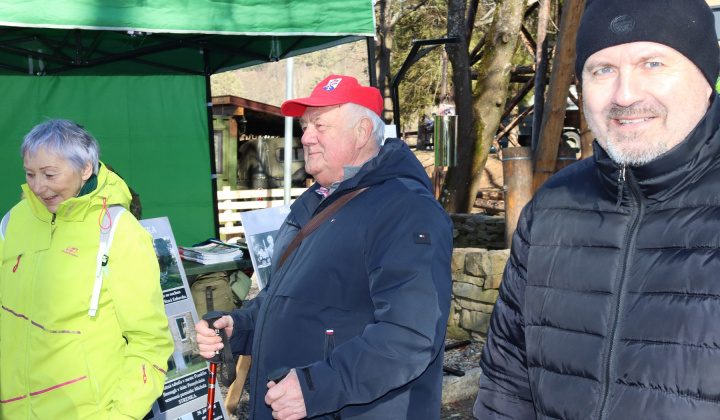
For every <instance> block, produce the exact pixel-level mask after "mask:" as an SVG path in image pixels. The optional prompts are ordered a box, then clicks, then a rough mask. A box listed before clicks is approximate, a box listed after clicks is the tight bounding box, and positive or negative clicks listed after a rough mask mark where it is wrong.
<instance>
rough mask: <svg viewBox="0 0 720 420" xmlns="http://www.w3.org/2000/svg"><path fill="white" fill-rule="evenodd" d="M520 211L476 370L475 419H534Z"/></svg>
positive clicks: (525, 249) (525, 219) (524, 241)
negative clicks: (529, 370) (529, 377)
mask: <svg viewBox="0 0 720 420" xmlns="http://www.w3.org/2000/svg"><path fill="white" fill-rule="evenodd" d="M530 207H531V205H528V206H526V207H525V209H524V210H523V212H522V214H521V216H520V220H519V223H518V227H517V230H516V231H515V234H514V235H513V240H512V250H511V254H510V259H509V260H508V262H507V265H506V266H505V272H504V274H503V280H502V283H501V285H500V294H499V296H498V299H497V301H496V303H495V309H494V310H493V313H492V317H491V319H490V327H489V329H488V337H487V342H486V343H485V347H484V348H483V352H482V358H481V359H480V366H481V367H482V376H481V377H480V387H479V390H478V395H477V399H476V400H475V406H474V408H473V415H474V417H475V418H476V419H481V420H485V419H512V420H530V419H535V418H536V416H535V411H534V408H533V404H532V397H531V395H530V385H529V382H528V371H527V358H526V353H525V319H524V317H523V308H524V307H525V286H526V278H527V259H528V251H529V244H528V241H527V239H526V238H528V232H529V227H528V225H529V223H528V214H529V213H530Z"/></svg>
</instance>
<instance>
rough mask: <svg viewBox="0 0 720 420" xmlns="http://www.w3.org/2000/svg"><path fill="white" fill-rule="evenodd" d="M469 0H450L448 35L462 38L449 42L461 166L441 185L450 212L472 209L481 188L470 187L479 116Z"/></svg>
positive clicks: (450, 173)
mask: <svg viewBox="0 0 720 420" xmlns="http://www.w3.org/2000/svg"><path fill="white" fill-rule="evenodd" d="M466 9H467V1H466V0H450V1H449V3H448V37H457V38H459V39H460V42H459V43H457V44H447V45H446V46H445V48H446V51H447V54H448V58H449V60H450V64H451V65H452V70H453V74H452V80H453V86H454V88H455V92H454V97H455V114H456V115H457V125H458V131H457V133H458V136H457V166H456V167H452V168H449V169H448V171H447V173H446V174H445V181H444V182H443V186H442V188H441V189H440V194H439V196H438V200H439V201H440V204H442V205H443V207H444V208H445V210H447V211H448V212H449V213H468V212H469V210H468V208H469V207H472V204H473V203H474V202H475V195H476V193H477V191H476V190H475V191H472V193H471V190H470V188H469V186H470V184H471V178H472V175H471V173H470V168H471V167H473V155H474V152H473V151H474V149H475V142H476V140H475V138H476V136H475V130H474V127H475V119H474V116H473V95H472V82H471V80H470V57H469V55H468V40H467V30H466V28H465V10H466Z"/></svg>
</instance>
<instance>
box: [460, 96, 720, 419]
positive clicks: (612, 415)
mask: <svg viewBox="0 0 720 420" xmlns="http://www.w3.org/2000/svg"><path fill="white" fill-rule="evenodd" d="M719 124H720V101H719V100H718V98H717V97H716V98H715V100H714V104H713V105H712V106H711V107H710V109H709V111H708V113H707V115H706V116H705V118H704V119H703V120H702V121H701V122H700V123H699V124H698V126H697V127H696V128H695V130H694V131H693V132H692V133H691V134H690V136H689V137H688V138H687V139H685V141H683V142H682V143H681V144H680V145H678V146H676V147H675V148H673V149H672V150H671V151H670V152H668V153H666V154H665V155H663V156H661V157H659V158H658V159H656V160H654V161H652V162H650V163H649V164H646V165H643V166H640V167H627V168H626V169H625V171H624V176H623V171H622V169H621V168H619V167H618V166H617V165H616V164H615V163H613V162H612V161H611V160H610V159H609V157H608V156H607V154H606V153H605V152H604V150H602V149H601V148H600V147H598V146H597V144H596V145H595V158H594V159H586V160H584V161H581V162H579V163H577V164H574V165H572V166H570V167H569V168H567V169H566V170H564V171H561V172H560V173H558V174H557V175H556V176H554V177H553V178H551V179H550V180H549V181H548V182H547V183H546V184H545V186H543V188H541V189H540V190H539V191H538V193H537V194H536V195H535V197H534V198H533V200H532V201H531V203H530V204H529V205H528V206H527V207H526V208H525V209H524V210H523V214H522V215H521V217H520V221H519V224H518V230H517V232H516V233H515V237H514V238H513V245H512V255H511V258H510V260H509V261H508V265H507V267H506V270H505V277H504V279H503V283H502V287H501V290H500V298H499V299H498V301H497V304H496V306H495V311H494V313H493V316H492V321H491V327H490V332H489V334H488V341H487V344H486V345H485V348H484V350H483V356H482V361H481V366H482V368H483V376H482V378H481V380H480V391H479V393H478V399H477V401H476V403H475V409H474V414H475V416H476V417H477V418H479V419H507V418H511V419H535V418H537V419H577V420H587V419H693V420H695V419H714V420H717V419H720V252H718V249H719V248H720V160H719V159H718V157H719V155H720V133H718V125H719ZM623 179H624V180H623Z"/></svg>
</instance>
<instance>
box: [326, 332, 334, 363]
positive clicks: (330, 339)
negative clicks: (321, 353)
mask: <svg viewBox="0 0 720 420" xmlns="http://www.w3.org/2000/svg"><path fill="white" fill-rule="evenodd" d="M333 350H335V331H333V330H325V358H326V359H327V358H328V357H330V353H332V352H333Z"/></svg>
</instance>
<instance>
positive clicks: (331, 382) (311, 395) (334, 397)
mask: <svg viewBox="0 0 720 420" xmlns="http://www.w3.org/2000/svg"><path fill="white" fill-rule="evenodd" d="M295 371H296V373H297V377H298V381H299V382H300V388H301V390H302V394H303V400H304V401H305V411H306V412H307V417H308V418H312V417H315V416H319V415H322V414H328V413H333V412H336V411H339V410H340V409H341V408H342V407H343V406H344V405H345V403H343V402H342V401H340V396H341V393H339V392H337V391H338V390H339V389H341V388H342V378H341V377H340V372H338V371H336V370H334V369H332V368H331V367H330V366H329V365H328V364H327V362H324V361H323V362H318V363H316V364H313V365H308V366H303V367H297V368H295ZM330 390H335V392H330Z"/></svg>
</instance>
